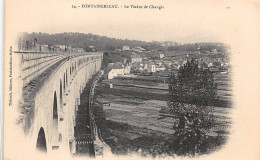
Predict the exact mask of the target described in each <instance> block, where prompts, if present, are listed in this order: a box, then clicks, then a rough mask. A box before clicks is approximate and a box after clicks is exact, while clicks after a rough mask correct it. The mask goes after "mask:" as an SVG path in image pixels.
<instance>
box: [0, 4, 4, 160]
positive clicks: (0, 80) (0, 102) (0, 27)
mask: <svg viewBox="0 0 260 163" xmlns="http://www.w3.org/2000/svg"><path fill="white" fill-rule="evenodd" d="M0 13H1V14H0V15H1V16H0V36H2V37H0V160H2V159H3V144H4V143H3V140H4V139H3V137H4V120H3V119H4V115H3V113H4V96H3V92H4V0H0Z"/></svg>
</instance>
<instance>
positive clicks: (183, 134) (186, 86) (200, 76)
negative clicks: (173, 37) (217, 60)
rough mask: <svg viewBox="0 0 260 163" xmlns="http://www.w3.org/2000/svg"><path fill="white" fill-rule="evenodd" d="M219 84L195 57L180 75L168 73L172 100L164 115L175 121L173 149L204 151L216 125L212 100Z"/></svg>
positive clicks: (181, 153)
mask: <svg viewBox="0 0 260 163" xmlns="http://www.w3.org/2000/svg"><path fill="white" fill-rule="evenodd" d="M216 92H217V84H215V83H214V75H213V73H212V72H210V71H208V70H207V71H203V70H202V69H200V68H199V67H198V62H197V61H195V60H194V59H192V60H191V61H189V60H188V61H187V63H186V64H184V65H183V66H181V67H180V69H179V71H178V74H177V76H176V75H174V74H173V73H171V74H170V76H169V102H168V106H167V108H165V109H163V110H162V113H163V117H172V118H173V119H174V120H175V122H174V126H173V128H174V129H175V133H174V141H173V143H172V144H171V146H170V148H172V149H173V150H174V151H176V153H177V154H179V155H190V156H194V155H195V153H201V151H202V150H203V149H202V147H203V145H204V143H205V142H206V141H207V135H206V133H207V132H208V131H209V130H210V129H211V128H212V127H213V126H214V125H215V117H214V116H213V107H212V106H213V103H214V101H215V100H216V98H217V94H216Z"/></svg>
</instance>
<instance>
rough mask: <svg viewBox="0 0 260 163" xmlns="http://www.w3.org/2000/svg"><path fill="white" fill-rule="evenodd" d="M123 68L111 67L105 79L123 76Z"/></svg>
mask: <svg viewBox="0 0 260 163" xmlns="http://www.w3.org/2000/svg"><path fill="white" fill-rule="evenodd" d="M124 70H125V69H124V67H113V68H112V69H111V70H110V71H109V72H108V74H107V79H113V78H114V77H117V76H118V75H124Z"/></svg>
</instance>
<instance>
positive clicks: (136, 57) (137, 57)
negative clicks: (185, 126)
mask: <svg viewBox="0 0 260 163" xmlns="http://www.w3.org/2000/svg"><path fill="white" fill-rule="evenodd" d="M142 60H143V57H141V56H140V55H136V54H135V55H132V56H131V62H132V63H136V62H142Z"/></svg>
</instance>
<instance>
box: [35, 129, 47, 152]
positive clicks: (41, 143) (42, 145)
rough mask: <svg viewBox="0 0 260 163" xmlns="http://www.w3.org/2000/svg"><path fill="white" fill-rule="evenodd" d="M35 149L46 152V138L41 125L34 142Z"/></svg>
mask: <svg viewBox="0 0 260 163" xmlns="http://www.w3.org/2000/svg"><path fill="white" fill-rule="evenodd" d="M36 149H37V150H38V151H41V152H44V153H46V152H47V145H46V138H45V132H44V130H43V128H42V127H41V129H40V131H39V133H38V138H37V143H36Z"/></svg>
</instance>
